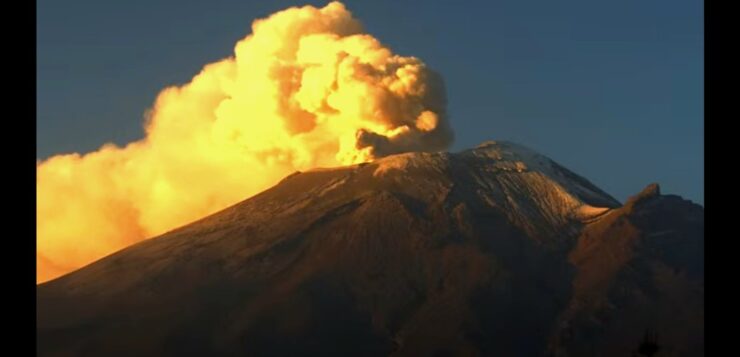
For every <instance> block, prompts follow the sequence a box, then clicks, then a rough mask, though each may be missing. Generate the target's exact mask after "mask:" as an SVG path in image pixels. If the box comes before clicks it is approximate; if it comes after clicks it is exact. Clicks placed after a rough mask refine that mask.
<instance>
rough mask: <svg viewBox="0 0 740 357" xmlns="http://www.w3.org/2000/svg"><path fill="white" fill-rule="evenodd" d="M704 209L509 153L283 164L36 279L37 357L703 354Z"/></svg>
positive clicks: (529, 154) (652, 189) (512, 147)
mask: <svg viewBox="0 0 740 357" xmlns="http://www.w3.org/2000/svg"><path fill="white" fill-rule="evenodd" d="M703 229H704V211H703V208H702V207H701V206H698V205H696V204H693V203H691V202H690V201H687V200H683V199H682V198H680V197H678V196H673V195H662V194H661V193H660V190H659V187H658V186H657V185H650V186H648V187H647V188H646V189H645V190H644V191H643V192H642V193H640V194H638V195H636V196H634V197H633V198H631V199H630V200H628V201H627V202H626V203H625V204H624V205H623V204H621V203H620V202H618V201H617V200H615V199H614V198H612V197H611V196H609V195H608V194H607V193H605V192H604V191H602V190H600V189H599V188H597V187H596V186H594V185H593V184H592V183H590V182H589V181H588V180H586V179H584V178H582V177H580V176H578V175H576V174H575V173H573V172H571V171H569V170H568V169H566V168H564V167H562V166H561V165H559V164H557V163H556V162H554V161H552V160H550V159H548V158H547V157H545V156H543V155H540V154H538V153H536V152H534V151H532V150H530V149H527V148H525V147H523V146H520V145H517V144H514V143H509V142H501V141H498V142H493V141H491V142H486V143H484V144H482V145H480V146H478V147H476V148H474V149H470V150H466V151H463V152H460V153H405V154H399V155H393V156H389V157H385V158H383V159H379V160H377V161H374V162H371V163H366V164H360V165H354V166H348V167H340V168H333V169H318V170H311V171H308V172H301V173H295V174H293V175H290V176H288V177H286V178H285V179H283V180H282V181H281V182H280V183H278V184H277V185H276V186H274V187H272V188H270V189H268V190H266V191H264V192H262V193H260V194H258V195H256V196H254V197H252V198H249V199H247V200H245V201H243V202H241V203H238V204H236V205H234V206H232V207H229V208H227V209H225V210H223V211H221V212H218V213H216V214H213V215H211V216H208V217H205V218H203V219H201V220H199V221H196V222H194V223H192V224H189V225H187V226H184V227H182V228H179V229H176V230H174V231H171V232H169V233H166V234H164V235H162V236H159V237H156V238H152V239H149V240H146V241H143V242H140V243H138V244H135V245H133V246H131V247H128V248H126V249H123V250H121V251H119V252H117V253H115V254H112V255H110V256H108V257H106V258H103V259H101V260H99V261H97V262H95V263H93V264H90V265H88V266H87V267H84V268H82V269H80V270H78V271H75V272H73V273H70V274H67V275H65V276H63V277H61V278H58V279H56V280H53V281H50V282H48V283H44V284H41V285H39V286H38V287H37V308H38V314H37V315H38V318H37V323H38V325H37V326H38V327H37V331H38V350H39V355H41V356H70V355H74V356H119V355H120V356H131V355H136V356H185V355H187V356H191V355H192V356H206V355H207V356H243V355H249V356H326V355H331V356H334V355H336V356H386V355H392V356H447V355H450V356H453V355H454V356H546V355H547V356H596V355H600V356H630V355H632V354H633V353H637V352H638V347H639V345H640V342H641V340H642V338H643V336H644V335H645V333H646V331H648V330H649V331H655V332H657V333H658V336H657V338H656V339H657V344H658V346H659V348H660V355H662V356H697V355H703V342H704V332H703V312H704V287H703V281H704V278H703V276H704V268H703V262H704V261H703V259H704V258H703V247H704V233H703Z"/></svg>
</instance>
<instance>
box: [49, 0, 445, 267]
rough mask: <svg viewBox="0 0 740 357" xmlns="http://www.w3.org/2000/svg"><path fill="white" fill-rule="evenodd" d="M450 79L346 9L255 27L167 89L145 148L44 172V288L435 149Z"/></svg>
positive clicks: (63, 158) (296, 14)
mask: <svg viewBox="0 0 740 357" xmlns="http://www.w3.org/2000/svg"><path fill="white" fill-rule="evenodd" d="M445 108H446V99H445V89H444V84H443V82H442V79H441V77H440V76H439V75H438V74H436V73H435V72H433V71H431V70H429V69H428V68H427V67H426V66H425V65H424V64H423V63H422V62H421V61H420V60H419V59H417V58H414V57H403V56H398V55H394V54H393V53H392V52H391V51H390V50H389V49H388V48H386V47H384V46H383V45H382V44H381V43H380V42H378V40H376V39H375V38H373V37H372V36H370V35H368V34H365V33H363V29H362V26H361V25H360V23H359V22H358V21H357V20H356V19H354V18H353V17H352V15H351V14H350V13H349V12H348V11H347V9H345V7H344V6H343V5H342V4H340V3H338V2H333V3H330V4H328V5H326V6H325V7H324V8H321V9H318V8H315V7H311V6H306V7H302V8H290V9H287V10H284V11H281V12H278V13H275V14H273V15H271V16H269V17H268V18H266V19H261V20H257V21H255V22H254V23H253V24H252V34H251V35H249V36H247V37H246V38H244V39H243V40H241V41H239V42H238V43H237V44H236V47H235V55H234V56H233V57H231V58H227V59H224V60H222V61H220V62H216V63H212V64H209V65H206V66H205V67H204V68H203V70H202V71H201V72H200V73H199V74H198V75H197V76H195V77H194V78H193V79H192V81H191V82H190V83H188V84H186V85H183V86H180V87H170V88H166V89H164V90H163V91H162V92H161V93H160V94H159V96H158V98H157V99H156V102H155V104H154V106H153V108H152V110H151V111H150V112H149V113H148V115H147V121H146V123H145V128H146V137H145V138H144V139H142V140H140V141H137V142H133V143H130V144H128V145H127V146H125V147H123V148H120V147H116V146H114V145H111V144H107V145H105V146H103V147H102V148H100V150H98V151H96V152H93V153H88V154H85V155H82V156H81V155H79V154H69V155H58V156H54V157H52V158H50V159H48V160H46V161H43V162H41V163H39V164H38V166H37V173H38V180H37V193H38V202H37V207H38V208H37V218H38V226H37V242H38V248H37V269H38V273H37V281H38V282H43V281H46V280H49V279H52V278H54V277H57V276H59V275H61V274H64V273H67V272H69V271H71V270H74V269H76V268H79V267H81V266H83V265H85V264H88V263H90V262H92V261H94V260H96V259H99V258H101V257H103V256H105V255H108V254H110V253H112V252H114V251H116V250H118V249H121V248H123V247H126V246H128V245H130V244H132V243H135V242H137V241H140V240H142V239H145V238H148V237H152V236H155V235H158V234H161V233H164V232H166V231H168V230H170V229H173V228H176V227H177V226H180V225H183V224H186V223H188V222H190V221H193V220H195V219H198V218H200V217H203V216H205V215H207V214H210V213H213V212H215V211H217V210H220V209H222V208H225V207H227V206H229V205H231V204H234V203H236V202H238V201H240V200H243V199H245V198H247V197H249V196H251V195H254V194H255V193H258V192H259V191H262V190H264V189H266V188H268V187H269V186H271V185H273V184H275V183H276V182H277V181H278V180H279V179H281V178H282V177H284V176H286V175H288V174H290V173H292V172H294V171H296V170H307V169H310V168H314V167H330V166H338V165H346V164H353V163H359V162H364V161H368V160H372V159H373V158H377V157H380V156H385V155H389V154H393V153H398V152H406V151H438V150H444V149H446V148H447V147H448V146H449V145H450V143H451V141H452V131H451V129H450V127H449V124H448V122H447V118H446V112H445Z"/></svg>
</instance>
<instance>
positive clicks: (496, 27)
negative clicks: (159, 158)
mask: <svg viewBox="0 0 740 357" xmlns="http://www.w3.org/2000/svg"><path fill="white" fill-rule="evenodd" d="M309 3H311V4H316V5H324V4H325V3H326V1H301V2H295V1H244V0H242V1H226V0H211V1H189V0H188V1H185V0H179V1H171V0H159V1H142V0H129V1H117V2H101V1H92V0H67V1H52V0H38V1H37V9H38V11H37V19H38V25H37V29H38V37H37V49H38V62H37V78H38V79H37V86H38V89H37V113H38V115H37V128H38V129H37V140H38V144H37V149H38V153H37V157H38V158H41V159H44V158H47V157H49V156H51V155H53V154H57V153H65V152H72V151H77V152H88V151H92V150H95V149H97V148H98V147H100V145H102V144H103V143H105V142H109V141H112V142H114V143H117V144H125V143H127V142H129V141H133V140H137V139H139V138H141V137H142V136H143V129H142V115H143V113H144V111H145V110H146V109H147V108H149V107H150V106H151V105H152V103H153V101H154V98H155V96H156V94H157V93H158V92H159V90H161V89H162V88H164V87H165V86H168V85H173V84H183V83H186V82H188V81H189V80H190V78H192V76H193V75H195V74H196V73H198V72H199V71H200V69H201V67H202V66H203V65H205V64H207V63H210V62H213V61H215V60H218V59H221V58H224V57H227V56H229V55H231V54H232V50H233V46H234V44H235V43H236V42H237V41H238V40H239V39H241V38H243V37H244V36H246V35H247V34H248V33H249V32H250V25H251V22H252V20H253V19H255V18H260V17H264V16H266V15H268V14H270V13H273V12H275V11H277V10H280V9H283V8H285V7H288V6H291V5H304V4H309ZM345 4H346V5H347V7H348V8H349V10H350V11H352V12H353V14H354V15H355V17H357V18H359V19H360V20H361V21H362V22H363V24H364V25H365V28H366V29H367V31H368V32H369V33H371V34H373V35H374V36H375V37H377V38H378V39H380V40H381V41H382V42H383V43H384V44H386V45H388V46H390V47H391V48H392V49H393V50H394V51H395V52H397V53H399V54H401V55H413V56H416V57H419V58H421V59H422V60H423V61H424V62H426V63H427V64H428V65H429V66H430V67H432V68H434V69H435V70H437V71H439V72H441V73H442V75H443V76H444V78H445V81H446V84H447V92H448V99H449V108H448V109H449V112H450V116H451V122H452V125H453V127H454V129H455V131H456V142H455V145H454V147H453V151H457V150H461V149H465V148H468V147H472V146H475V145H476V144H478V143H479V142H482V141H484V140H488V139H499V140H511V141H515V142H518V143H521V144H524V145H526V146H529V147H531V148H533V149H536V150H538V151H540V152H541V153H543V154H545V155H547V156H549V157H551V158H553V159H554V160H556V161H558V162H560V163H561V164H563V165H565V166H566V167H568V168H570V169H572V170H573V171H575V172H577V173H579V174H581V175H583V176H585V177H587V178H588V179H589V180H591V181H592V182H594V183H595V184H596V185H597V186H600V187H601V188H603V189H604V190H606V191H607V192H609V193H611V194H613V195H614V196H616V198H618V199H620V200H624V199H625V198H626V197H627V196H629V195H631V194H634V193H636V192H638V191H639V190H640V189H642V188H643V187H644V186H645V185H647V184H648V183H650V182H659V183H660V184H661V186H662V188H663V191H664V192H665V193H675V194H680V195H682V196H684V197H686V198H689V199H691V200H694V201H697V202H700V203H703V201H704V193H703V192H704V149H703V145H704V139H703V137H704V115H703V112H704V101H703V92H704V77H703V71H704V60H703V51H704V41H703V38H704V32H703V25H704V24H703V3H702V2H701V1H698V0H647V1H646V0H620V1H610V2H606V1H593V0H588V1H587V0H577V1H527V0H504V1H467V2H463V1H402V0H395V1H390V0H388V1H345Z"/></svg>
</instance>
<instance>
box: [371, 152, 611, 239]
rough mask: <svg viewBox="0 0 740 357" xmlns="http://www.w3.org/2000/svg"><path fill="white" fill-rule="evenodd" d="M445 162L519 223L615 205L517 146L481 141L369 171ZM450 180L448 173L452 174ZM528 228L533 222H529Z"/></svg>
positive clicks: (556, 220)
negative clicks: (463, 173)
mask: <svg viewBox="0 0 740 357" xmlns="http://www.w3.org/2000/svg"><path fill="white" fill-rule="evenodd" d="M450 161H454V162H456V163H458V164H459V163H464V164H465V165H466V170H468V171H469V172H470V173H471V174H472V175H473V177H475V185H476V186H479V187H481V188H482V189H478V192H479V193H478V195H479V196H480V199H482V200H483V201H485V202H488V204H489V205H491V206H495V207H497V208H500V209H501V210H503V211H505V212H507V214H509V215H510V218H511V219H512V220H517V221H520V223H521V224H522V225H523V226H527V225H530V224H531V223H530V222H541V221H542V220H545V221H548V223H550V224H551V225H553V226H557V225H561V224H566V222H569V221H573V220H577V221H581V222H590V221H593V220H594V219H598V218H599V217H601V216H602V215H604V214H605V213H607V212H608V211H609V210H610V209H612V208H616V207H619V206H620V205H621V204H620V203H619V202H618V201H617V200H615V199H614V198H612V197H611V196H609V195H608V194H607V193H605V192H603V191H601V190H600V189H598V188H597V187H596V186H594V185H593V184H591V183H590V182H588V180H586V179H584V178H583V177H580V176H578V175H576V174H575V173H573V172H571V171H569V170H568V169H566V168H564V167H563V166H561V165H559V164H557V163H556V162H554V161H553V160H551V159H550V158H548V157H546V156H544V155H542V154H540V153H538V152H536V151H534V150H532V149H529V148H527V147H525V146H523V145H519V144H516V143H512V142H508V141H486V142H484V143H482V144H480V145H478V146H477V147H475V148H473V149H469V150H464V151H462V152H459V153H454V154H449V153H404V154H399V155H392V156H388V157H384V158H381V159H378V160H376V161H375V162H373V165H376V168H375V170H374V172H373V176H375V177H376V178H379V179H382V178H383V177H385V176H389V175H394V174H402V173H404V172H407V171H409V170H411V169H413V168H420V167H425V168H427V169H433V170H434V171H437V172H443V171H445V170H446V169H447V168H448V166H449V165H450ZM453 179H454V178H453ZM531 228H532V229H533V230H534V229H535V228H534V227H531Z"/></svg>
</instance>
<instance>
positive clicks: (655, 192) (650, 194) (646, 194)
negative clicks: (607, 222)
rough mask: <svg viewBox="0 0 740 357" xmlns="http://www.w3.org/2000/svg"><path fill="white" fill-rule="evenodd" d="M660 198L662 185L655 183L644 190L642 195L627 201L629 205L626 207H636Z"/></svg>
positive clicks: (641, 192) (639, 194)
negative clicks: (641, 203) (638, 204)
mask: <svg viewBox="0 0 740 357" xmlns="http://www.w3.org/2000/svg"><path fill="white" fill-rule="evenodd" d="M658 196H660V185H658V184H657V183H655V182H653V183H651V184H649V185H647V186H646V187H645V188H643V189H642V191H640V193H638V194H636V195H634V196H632V197H630V198H629V199H627V203H626V204H625V206H634V205H635V204H637V203H640V202H644V201H646V200H649V199H652V198H655V197H658Z"/></svg>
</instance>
